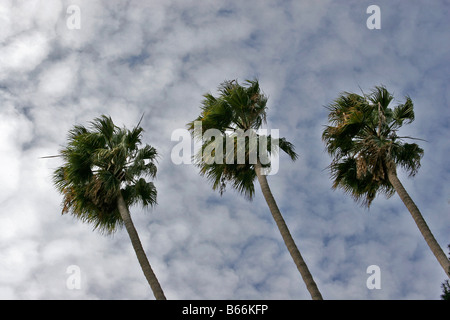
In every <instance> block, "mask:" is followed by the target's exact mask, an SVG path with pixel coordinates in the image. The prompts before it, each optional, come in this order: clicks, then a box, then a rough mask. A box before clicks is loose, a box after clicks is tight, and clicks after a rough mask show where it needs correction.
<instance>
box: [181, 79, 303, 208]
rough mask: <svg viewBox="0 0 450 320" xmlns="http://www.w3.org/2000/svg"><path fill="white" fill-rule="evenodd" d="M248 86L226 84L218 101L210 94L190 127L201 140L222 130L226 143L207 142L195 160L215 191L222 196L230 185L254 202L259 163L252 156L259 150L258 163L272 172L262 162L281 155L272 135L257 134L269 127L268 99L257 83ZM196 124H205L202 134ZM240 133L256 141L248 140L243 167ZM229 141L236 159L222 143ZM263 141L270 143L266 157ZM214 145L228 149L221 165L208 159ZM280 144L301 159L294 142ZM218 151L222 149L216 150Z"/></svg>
mask: <svg viewBox="0 0 450 320" xmlns="http://www.w3.org/2000/svg"><path fill="white" fill-rule="evenodd" d="M245 83H246V85H247V86H241V85H240V84H239V83H238V81H237V80H232V81H224V82H223V83H222V84H221V85H220V86H219V88H218V89H219V93H220V95H219V97H214V96H213V95H212V94H210V93H207V94H205V95H204V100H203V101H202V106H201V110H202V111H201V113H200V115H199V116H198V117H197V118H196V119H195V120H194V121H192V122H189V123H188V125H187V126H188V129H189V130H190V131H191V133H193V134H194V138H196V139H199V140H201V139H202V136H203V134H204V133H205V132H206V131H207V130H209V129H216V130H219V131H220V133H221V135H222V138H223V139H222V141H217V140H204V141H203V144H202V148H201V150H199V152H198V154H197V155H196V156H195V157H194V159H195V163H196V165H197V166H198V167H199V168H200V173H201V174H202V175H205V176H206V177H207V178H208V179H209V180H210V181H211V182H212V184H213V189H214V190H216V189H219V191H220V193H222V192H223V191H224V190H225V186H226V184H227V183H230V184H231V185H232V186H233V188H235V189H236V190H238V191H239V192H240V193H242V194H243V195H244V196H246V197H247V198H248V199H252V198H253V196H254V193H255V186H254V181H255V179H256V172H255V165H256V162H252V161H251V158H250V154H251V152H253V151H255V149H256V150H259V151H260V153H258V157H257V162H259V163H260V164H261V166H262V167H264V168H268V167H270V162H267V161H264V162H262V161H260V159H261V158H263V157H264V158H265V159H268V158H269V156H270V153H272V152H277V150H276V149H277V148H273V147H272V146H273V145H275V143H272V136H271V135H268V136H262V135H259V134H257V133H256V130H258V129H260V128H261V126H262V124H265V123H266V110H267V107H266V104H267V97H266V96H265V95H264V93H262V92H261V90H260V87H259V82H258V81H257V80H247V81H246V82H245ZM196 121H201V123H202V130H201V132H196V131H195V130H194V127H195V122H196ZM236 130H242V131H246V132H248V131H251V132H252V133H254V134H255V137H256V139H255V141H256V144H255V145H252V144H251V143H250V139H245V147H244V148H245V163H239V161H238V160H237V158H236V157H237V154H238V152H237V148H238V139H239V138H238V135H237V134H236V132H235V131H236ZM226 138H228V139H231V141H233V148H234V149H233V151H234V152H233V153H232V154H233V156H234V158H233V159H228V160H227V159H226V158H227V153H226V151H227V150H225V147H226V144H225V143H222V142H223V141H225V139H226ZM261 138H264V139H265V141H267V148H265V149H264V148H263V151H264V153H261V148H260V147H259V144H260V143H261V141H262V140H263V139H261ZM214 143H220V146H221V147H223V148H224V149H223V152H222V154H223V155H224V157H223V161H221V163H217V162H212V161H207V159H206V156H205V153H204V151H205V149H207V148H210V147H211V145H213V144H214ZM277 143H278V146H279V148H280V149H281V150H283V151H284V152H286V153H287V154H288V155H289V157H290V158H291V159H292V160H295V159H297V157H298V156H297V154H296V153H295V150H294V146H293V145H292V144H291V143H290V142H288V141H286V139H285V138H280V139H278V141H277ZM217 149H218V147H216V149H215V150H217ZM230 160H231V161H230ZM261 162H262V163H261Z"/></svg>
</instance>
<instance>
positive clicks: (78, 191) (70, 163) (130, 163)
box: [53, 115, 166, 300]
mask: <svg viewBox="0 0 450 320" xmlns="http://www.w3.org/2000/svg"><path fill="white" fill-rule="evenodd" d="M141 120H142V119H141ZM139 124H140V122H139ZM139 124H138V125H137V126H136V127H135V128H133V129H132V130H128V129H126V128H119V127H117V126H115V125H114V123H113V121H112V119H111V118H110V117H107V116H105V115H103V116H101V117H100V118H96V119H95V120H94V121H92V122H91V128H85V127H84V126H81V125H77V126H75V127H74V128H73V129H71V130H70V131H69V135H68V144H67V146H66V147H65V148H64V149H62V150H61V151H60V155H59V156H60V157H62V158H63V160H64V164H63V165H62V166H61V167H59V168H57V169H56V170H55V172H54V174H53V181H54V185H55V187H56V188H57V189H58V191H59V192H60V193H61V194H62V195H63V201H62V213H63V214H65V213H71V214H72V215H74V216H75V217H77V218H78V219H80V220H81V221H83V222H87V223H90V224H93V226H94V229H98V230H99V231H100V232H102V233H105V234H112V233H114V232H115V231H116V230H117V229H118V228H120V227H122V226H123V225H125V228H126V230H127V232H128V235H129V236H130V239H131V243H132V245H133V248H134V250H135V252H136V256H137V258H138V261H139V263H140V265H141V268H142V271H143V272H144V275H145V277H146V278H147V281H148V283H149V284H150V287H151V289H152V290H153V294H154V295H155V298H156V299H159V300H161V299H162V300H165V299H166V298H165V296H164V293H163V290H162V289H161V286H160V284H159V282H158V279H157V278H156V276H155V274H154V272H153V270H152V268H151V266H150V263H149V262H148V259H147V256H146V255H145V252H144V249H143V247H142V244H141V241H140V240H139V236H138V233H137V231H136V228H135V227H134V225H133V221H132V220H131V216H130V212H129V210H128V208H129V206H131V205H135V204H141V205H142V206H143V207H148V206H153V205H154V204H156V188H155V186H154V184H153V183H152V182H147V181H146V180H145V179H144V177H145V176H148V177H151V178H153V177H155V175H156V165H155V161H156V156H157V152H156V150H155V148H153V147H151V146H149V145H145V146H144V147H142V148H139V146H140V145H141V133H142V131H143V129H142V128H141V127H140V126H139Z"/></svg>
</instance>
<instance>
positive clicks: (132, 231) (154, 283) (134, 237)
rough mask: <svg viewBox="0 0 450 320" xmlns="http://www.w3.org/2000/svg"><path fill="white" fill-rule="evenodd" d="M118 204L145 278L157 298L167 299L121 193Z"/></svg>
mask: <svg viewBox="0 0 450 320" xmlns="http://www.w3.org/2000/svg"><path fill="white" fill-rule="evenodd" d="M117 205H118V207H119V212H120V216H121V217H122V220H123V222H124V223H125V228H126V229H127V232H128V235H129V236H130V239H131V243H132V245H133V248H134V251H135V252H136V256H137V258H138V260H139V264H140V265H141V268H142V271H143V272H144V275H145V278H146V279H147V281H148V283H149V285H150V288H151V289H152V291H153V294H154V295H155V298H156V300H166V297H165V295H164V292H163V290H162V288H161V285H160V284H159V281H158V279H157V278H156V275H155V273H154V272H153V270H152V267H151V266H150V263H149V262H148V259H147V256H146V255H145V251H144V248H143V247H142V243H141V240H139V235H138V233H137V231H136V228H135V227H134V224H133V221H132V220H131V215H130V211H129V210H128V207H127V205H126V203H125V200H124V199H123V196H122V194H120V195H119V198H118V201H117Z"/></svg>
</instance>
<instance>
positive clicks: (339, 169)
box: [322, 86, 423, 206]
mask: <svg viewBox="0 0 450 320" xmlns="http://www.w3.org/2000/svg"><path fill="white" fill-rule="evenodd" d="M392 100H393V96H392V95H391V94H390V93H389V92H388V91H387V90H386V88H385V87H383V86H378V87H375V89H374V90H373V91H372V92H371V94H369V95H362V96H361V95H358V94H355V93H348V92H345V93H343V94H342V95H340V96H339V97H338V98H337V99H336V100H335V101H334V102H333V103H332V104H330V105H329V106H328V107H327V108H328V110H329V111H330V113H329V116H328V120H329V122H330V123H331V125H329V126H326V128H325V130H324V132H323V135H322V138H323V140H324V142H325V144H326V149H327V151H328V153H329V154H330V155H331V156H332V157H333V161H332V163H331V165H330V166H329V169H330V171H331V175H332V178H333V180H334V183H333V188H338V187H339V188H342V189H344V190H345V191H346V192H348V193H349V194H350V195H351V196H352V197H353V198H354V199H355V200H356V201H360V202H361V203H362V204H363V205H367V206H370V204H371V202H372V201H373V199H374V198H375V196H376V194H377V192H380V193H384V194H385V195H386V196H387V197H390V196H392V195H393V194H394V193H395V190H394V188H393V186H392V184H391V182H390V181H389V179H388V169H389V168H392V169H395V167H396V166H397V165H399V166H401V167H402V168H404V169H405V170H406V171H407V172H408V173H409V175H410V176H414V175H415V174H416V173H417V170H418V169H419V167H420V160H421V158H422V156H423V150H422V149H421V148H420V147H419V146H418V145H417V144H416V143H406V142H405V141H404V139H408V138H409V139H414V138H411V137H401V136H399V135H398V134H397V132H398V130H399V129H400V128H401V127H402V126H403V125H404V124H409V123H411V122H413V121H414V110H413V103H412V101H411V99H410V98H409V97H406V101H405V103H403V104H399V105H397V106H396V107H394V108H393V109H391V108H389V107H388V106H389V104H390V102H391V101H392Z"/></svg>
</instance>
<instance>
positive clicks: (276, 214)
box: [255, 160, 323, 300]
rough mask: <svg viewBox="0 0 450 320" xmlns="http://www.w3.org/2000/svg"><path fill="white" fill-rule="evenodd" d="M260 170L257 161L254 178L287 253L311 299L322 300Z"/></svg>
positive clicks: (259, 164)
mask: <svg viewBox="0 0 450 320" xmlns="http://www.w3.org/2000/svg"><path fill="white" fill-rule="evenodd" d="M261 169H262V167H261V163H260V162H259V160H258V162H257V163H256V165H255V171H256V176H257V177H258V181H259V184H260V186H261V191H262V193H263V195H264V198H265V199H266V202H267V205H268V206H269V209H270V212H271V213H272V216H273V218H274V220H275V222H276V224H277V226H278V229H279V230H280V233H281V236H282V237H283V240H284V243H285V245H286V247H287V249H288V251H289V253H290V254H291V257H292V259H293V260H294V262H295V265H296V266H297V269H298V271H300V274H301V276H302V278H303V281H304V282H305V284H306V288H307V289H308V291H309V293H310V294H311V298H312V299H313V300H323V298H322V295H321V294H320V291H319V289H318V288H317V285H316V283H315V282H314V279H313V277H312V275H311V272H309V269H308V266H307V265H306V263H305V261H304V260H303V258H302V256H301V254H300V251H299V250H298V248H297V245H296V244H295V242H294V239H293V238H292V236H291V233H290V232H289V229H288V227H287V225H286V222H285V221H284V219H283V216H282V215H281V212H280V210H279V209H278V206H277V203H276V202H275V199H274V197H273V195H272V192H271V191H270V188H269V184H268V183H267V179H266V176H265V175H264V174H262V172H261Z"/></svg>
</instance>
